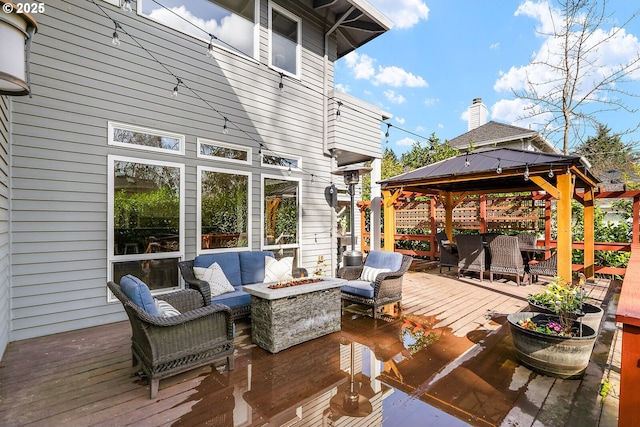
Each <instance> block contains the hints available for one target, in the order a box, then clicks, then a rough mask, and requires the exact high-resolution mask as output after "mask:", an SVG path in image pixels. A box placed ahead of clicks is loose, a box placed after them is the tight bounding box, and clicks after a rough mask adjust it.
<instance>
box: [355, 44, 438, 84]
mask: <svg viewBox="0 0 640 427" xmlns="http://www.w3.org/2000/svg"><path fill="white" fill-rule="evenodd" d="M344 60H345V65H346V66H347V68H348V69H349V70H351V74H352V75H353V77H354V78H356V79H364V80H369V81H370V82H371V84H373V85H375V86H379V85H386V86H391V87H428V86H429V85H428V84H427V82H426V81H425V80H424V79H423V78H422V77H420V76H416V75H414V74H413V73H410V72H408V71H405V70H403V69H402V68H400V67H396V66H390V67H382V66H378V69H377V70H376V68H375V63H376V60H375V59H374V58H371V57H370V56H368V55H366V54H359V53H357V52H351V53H349V54H348V55H345V57H344Z"/></svg>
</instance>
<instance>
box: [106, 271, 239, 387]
mask: <svg viewBox="0 0 640 427" xmlns="http://www.w3.org/2000/svg"><path fill="white" fill-rule="evenodd" d="M107 286H108V287H109V289H110V290H111V292H113V294H114V295H115V296H116V298H118V299H119V300H120V302H121V303H122V305H123V306H124V310H125V312H126V313H127V316H129V322H130V324H131V332H132V336H131V356H132V359H133V366H136V365H138V364H139V365H140V368H141V370H142V372H143V373H144V374H145V375H146V376H147V377H148V378H149V381H150V394H149V397H150V398H151V399H154V398H155V397H156V396H157V394H158V389H159V385H160V380H161V379H163V378H167V377H170V376H172V375H175V374H179V373H181V372H184V371H188V370H191V369H194V368H198V367H200V366H205V365H209V364H211V363H212V362H213V361H215V360H217V359H221V358H226V363H227V369H228V370H233V323H232V321H231V312H230V310H229V308H228V307H226V306H224V305H221V304H215V305H209V306H203V302H202V297H201V296H200V294H199V293H198V291H195V290H192V289H186V290H181V291H176V292H171V293H168V294H163V295H162V296H161V297H158V299H162V300H164V301H166V302H168V303H169V304H171V305H172V306H173V307H175V308H176V309H177V310H178V311H180V313H181V314H180V315H177V316H173V317H156V316H153V315H150V314H149V313H147V312H146V311H145V310H143V309H142V308H141V307H139V306H138V305H136V304H135V303H134V302H133V301H131V300H130V299H129V298H128V297H127V296H126V295H125V294H124V293H123V292H122V290H121V288H120V285H119V284H117V283H114V282H109V283H108V284H107Z"/></svg>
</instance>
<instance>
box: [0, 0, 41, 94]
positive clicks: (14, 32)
mask: <svg viewBox="0 0 640 427" xmlns="http://www.w3.org/2000/svg"><path fill="white" fill-rule="evenodd" d="M0 4H1V5H2V13H0V40H2V44H1V45H0V95H11V96H22V95H31V78H30V72H29V54H30V52H31V39H32V38H33V35H34V34H35V33H36V31H37V30H38V25H37V23H36V20H35V19H33V17H32V16H31V15H29V14H28V13H18V5H16V4H15V3H12V2H10V1H5V0H0ZM25 4H26V3H25ZM29 4H31V3H29Z"/></svg>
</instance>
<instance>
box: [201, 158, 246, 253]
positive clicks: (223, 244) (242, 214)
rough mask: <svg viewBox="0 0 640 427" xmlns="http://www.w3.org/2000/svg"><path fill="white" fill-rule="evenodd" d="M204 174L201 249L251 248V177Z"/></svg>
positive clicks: (202, 180) (202, 178)
mask: <svg viewBox="0 0 640 427" xmlns="http://www.w3.org/2000/svg"><path fill="white" fill-rule="evenodd" d="M201 173H202V175H201V194H202V196H201V197H202V199H201V201H200V203H201V205H200V208H201V227H202V238H201V245H202V246H201V249H216V248H236V247H248V246H249V242H248V240H247V236H248V231H249V230H248V224H249V177H248V176H247V175H235V174H230V173H224V172H216V171H210V170H203V171H202V172H201Z"/></svg>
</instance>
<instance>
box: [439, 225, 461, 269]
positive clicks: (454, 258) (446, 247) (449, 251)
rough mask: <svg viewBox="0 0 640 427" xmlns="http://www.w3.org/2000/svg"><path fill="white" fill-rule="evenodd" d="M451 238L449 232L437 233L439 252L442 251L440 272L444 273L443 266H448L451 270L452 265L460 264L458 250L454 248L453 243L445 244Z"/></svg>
mask: <svg viewBox="0 0 640 427" xmlns="http://www.w3.org/2000/svg"><path fill="white" fill-rule="evenodd" d="M448 240H449V238H448V237H447V233H444V232H442V231H441V232H439V233H436V242H437V244H438V252H439V253H440V260H439V264H440V273H442V267H443V266H444V267H448V268H449V271H451V267H457V266H458V252H457V250H456V249H454V248H453V246H452V245H451V243H449V244H445V242H447V241H448Z"/></svg>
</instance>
